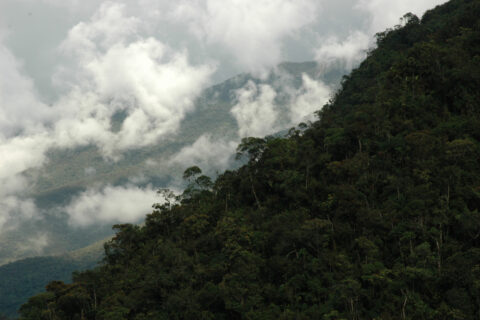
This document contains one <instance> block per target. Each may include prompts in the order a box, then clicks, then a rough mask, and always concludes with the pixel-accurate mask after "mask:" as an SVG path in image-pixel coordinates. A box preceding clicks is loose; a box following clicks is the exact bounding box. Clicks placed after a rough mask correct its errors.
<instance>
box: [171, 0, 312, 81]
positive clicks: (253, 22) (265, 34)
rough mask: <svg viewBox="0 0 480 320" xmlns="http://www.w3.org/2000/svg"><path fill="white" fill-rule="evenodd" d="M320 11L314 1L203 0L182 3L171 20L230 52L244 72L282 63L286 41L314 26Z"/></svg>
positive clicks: (207, 41) (205, 40)
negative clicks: (179, 22)
mask: <svg viewBox="0 0 480 320" xmlns="http://www.w3.org/2000/svg"><path fill="white" fill-rule="evenodd" d="M319 12H320V2H319V1H314V0H279V1H271V0H243V1H236V0H201V1H181V2H180V4H179V5H178V6H177V7H176V8H175V10H174V11H173V13H172V14H171V18H172V19H174V20H177V21H183V22H185V23H187V24H188V25H189V27H190V31H191V32H192V33H193V34H195V35H196V36H197V37H198V38H200V39H202V40H203V41H204V42H206V43H208V44H212V45H218V46H220V48H221V49H224V50H226V51H227V52H228V53H229V54H230V55H232V56H233V57H234V61H235V62H236V63H237V64H239V65H241V66H242V67H243V69H244V70H245V69H246V70H247V71H250V72H259V71H262V70H265V67H267V68H268V67H273V66H275V65H276V64H278V63H279V62H281V61H282V60H283V59H284V58H285V57H284V54H283V47H282V45H283V41H284V40H285V38H287V37H292V36H294V35H295V34H296V33H297V32H300V31H301V30H302V28H304V27H306V26H308V25H309V24H311V23H313V22H314V21H315V19H316V18H317V15H318V13H319Z"/></svg>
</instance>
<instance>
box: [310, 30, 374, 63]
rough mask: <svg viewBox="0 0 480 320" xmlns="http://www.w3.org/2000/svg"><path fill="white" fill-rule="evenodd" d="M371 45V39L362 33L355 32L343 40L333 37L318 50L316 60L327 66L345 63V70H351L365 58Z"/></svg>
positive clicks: (325, 41)
mask: <svg viewBox="0 0 480 320" xmlns="http://www.w3.org/2000/svg"><path fill="white" fill-rule="evenodd" d="M370 43H371V38H370V37H369V36H368V35H367V34H365V33H364V32H361V31H355V32H353V33H351V34H350V35H349V36H348V37H347V38H346V39H343V40H341V39H339V38H338V37H336V36H331V37H329V38H327V39H325V40H324V41H323V42H322V44H321V46H320V48H318V49H317V50H316V52H315V58H316V60H317V61H319V62H320V63H322V64H327V65H328V64H338V63H343V65H344V66H345V68H346V69H347V70H350V69H352V67H353V66H355V65H357V64H358V63H360V61H362V60H363V59H364V58H365V56H366V50H367V49H368V47H369V45H370Z"/></svg>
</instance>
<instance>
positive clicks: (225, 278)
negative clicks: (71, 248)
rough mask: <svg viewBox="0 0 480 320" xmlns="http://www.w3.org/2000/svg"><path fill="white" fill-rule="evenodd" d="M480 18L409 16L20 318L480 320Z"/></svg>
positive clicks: (452, 8) (458, 2) (448, 12)
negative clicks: (314, 109)
mask: <svg viewBox="0 0 480 320" xmlns="http://www.w3.org/2000/svg"><path fill="white" fill-rule="evenodd" d="M479 17H480V2H479V1H468V0H452V1H450V2H448V3H447V4H445V5H443V6H440V7H438V8H436V9H435V10H433V11H430V12H428V13H427V14H426V15H425V16H424V17H423V18H422V20H420V19H418V18H416V17H415V16H413V15H411V14H409V15H406V16H405V17H404V18H403V20H402V25H401V26H398V27H396V28H394V29H393V30H388V31H387V32H384V33H382V34H379V35H378V37H377V41H378V48H377V49H375V50H373V51H371V52H370V53H369V56H368V58H367V59H366V60H365V61H364V62H363V63H362V64H361V65H360V67H359V68H358V69H355V70H354V71H353V72H352V73H351V75H349V76H348V77H345V79H344V81H343V84H342V88H341V90H340V91H339V92H338V93H337V94H336V96H335V97H334V98H333V100H332V101H331V102H330V103H329V104H327V105H326V106H325V107H324V108H323V109H322V111H320V112H318V114H319V116H320V120H319V121H317V122H315V123H313V124H311V125H310V126H309V127H308V128H305V127H304V126H303V127H302V128H298V129H293V130H291V131H290V133H289V137H288V138H279V137H277V138H272V137H270V138H266V139H261V138H247V139H244V140H243V141H242V143H241V144H240V146H239V148H238V152H239V154H240V156H246V158H247V159H248V162H247V164H246V165H244V166H243V167H241V168H239V169H238V170H235V171H227V172H225V173H224V174H222V175H220V176H219V177H218V179H217V180H216V182H214V183H213V184H212V185H211V184H210V183H209V182H208V181H203V179H200V178H201V177H202V176H201V170H200V169H199V168H198V167H195V169H192V168H190V169H189V170H187V171H188V172H186V173H187V174H186V175H185V177H186V178H187V179H189V180H190V181H189V182H190V186H189V187H188V188H187V189H186V190H185V192H184V194H183V195H182V196H180V197H178V198H176V201H169V202H167V203H168V205H158V206H155V207H154V208H155V210H154V211H153V212H152V213H151V214H149V215H148V216H147V218H146V223H145V225H144V226H142V227H139V226H133V225H128V224H127V225H118V226H115V228H116V229H117V234H116V236H115V237H114V238H113V239H112V240H111V241H110V242H108V243H107V244H106V245H105V261H104V264H103V265H102V266H100V267H99V268H97V269H94V270H92V271H88V272H83V273H78V274H76V275H75V281H74V283H73V284H71V285H65V284H63V283H59V282H53V283H51V284H50V285H49V286H48V287H47V293H44V294H41V295H39V296H35V297H32V298H31V300H30V301H29V302H28V303H27V304H25V305H24V306H23V307H22V309H21V316H22V317H21V319H37V318H38V316H36V317H37V318H35V316H31V313H29V312H30V311H29V310H37V311H36V314H49V315H54V317H53V319H76V318H79V319H81V318H84V319H352V320H357V319H472V320H473V319H478V318H479V317H480V250H479V249H478V248H479V247H480V233H479V231H478V230H479V228H480V214H479V208H480V183H479V181H480V161H479V157H478V154H479V151H480V149H479V147H480V144H479V143H480V129H479V128H480V105H479V101H480V89H479V88H480V63H479V61H480V60H479V58H478V57H479V56H480V43H479V42H478V39H480V22H479V19H480V18H479ZM475 39H476V40H475ZM197 169H198V170H197ZM162 193H163V194H165V195H167V196H168V195H170V193H169V192H168V191H162ZM170 196H171V195H170ZM35 308H38V309H35ZM48 312H50V313H48Z"/></svg>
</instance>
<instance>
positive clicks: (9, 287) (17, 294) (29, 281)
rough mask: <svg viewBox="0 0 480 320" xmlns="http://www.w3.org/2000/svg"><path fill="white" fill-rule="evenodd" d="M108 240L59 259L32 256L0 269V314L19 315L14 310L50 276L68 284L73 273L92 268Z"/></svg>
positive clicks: (42, 285) (38, 290) (40, 290)
mask: <svg viewBox="0 0 480 320" xmlns="http://www.w3.org/2000/svg"><path fill="white" fill-rule="evenodd" d="M108 240H109V239H108V238H107V239H104V240H101V241H98V242H96V243H94V244H92V245H90V246H88V247H85V248H81V249H78V250H75V251H72V252H69V253H67V254H64V255H60V256H45V257H32V258H26V259H22V260H18V261H15V262H12V263H9V264H6V265H3V266H0V314H4V315H7V316H9V317H16V316H18V315H17V310H18V309H19V308H20V306H21V305H22V304H23V303H24V302H25V300H26V299H27V298H28V297H30V296H32V295H34V294H37V293H39V292H42V291H44V290H45V286H46V285H47V284H48V283H49V282H50V280H51V278H52V277H54V278H55V279H59V280H61V281H64V282H67V283H68V282H71V280H72V272H73V271H81V270H86V269H91V268H93V267H95V266H96V265H97V264H98V263H99V262H100V261H101V260H102V257H103V244H104V243H105V242H106V241H108Z"/></svg>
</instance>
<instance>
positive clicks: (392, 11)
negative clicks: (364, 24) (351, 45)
mask: <svg viewBox="0 0 480 320" xmlns="http://www.w3.org/2000/svg"><path fill="white" fill-rule="evenodd" d="M445 2H447V0H423V1H417V0H402V1H391V0H359V1H358V3H357V5H356V6H355V7H356V9H358V10H360V11H364V12H366V13H368V14H369V16H370V23H369V30H368V31H369V32H370V34H371V35H373V34H375V33H377V32H382V31H384V30H385V29H387V28H392V27H393V26H394V25H396V24H398V23H399V22H400V18H401V17H402V16H403V15H404V14H406V13H408V12H411V13H413V14H415V15H417V16H419V17H421V16H422V15H423V14H424V13H425V11H426V10H428V9H432V8H434V7H435V6H436V5H440V4H442V3H445Z"/></svg>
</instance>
